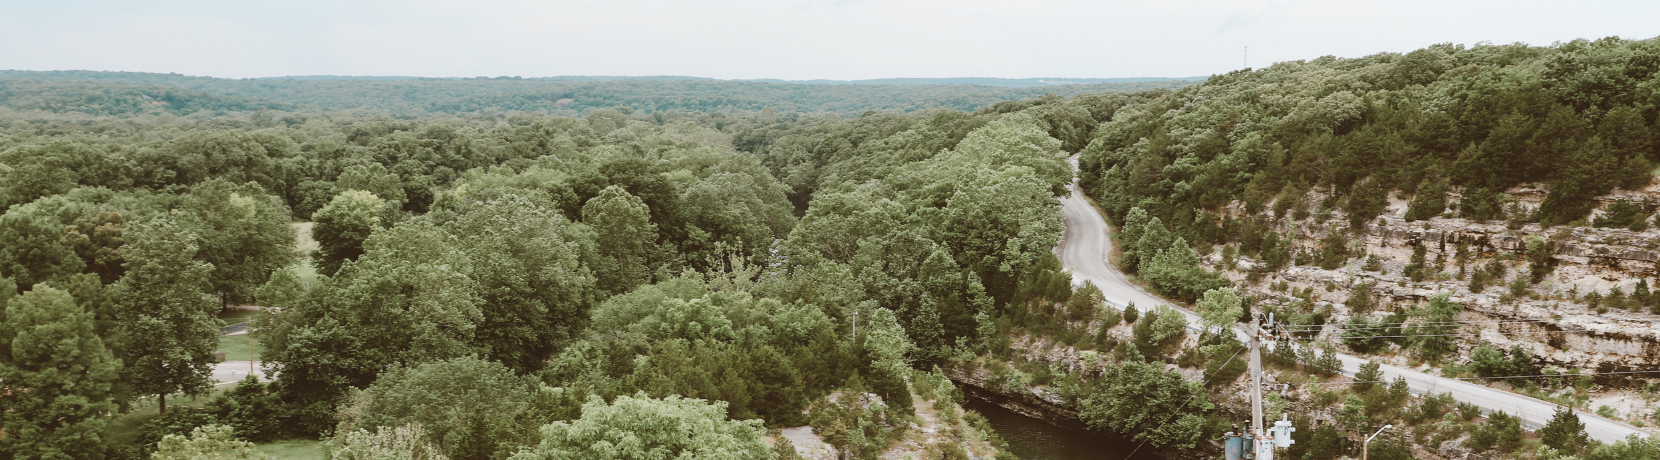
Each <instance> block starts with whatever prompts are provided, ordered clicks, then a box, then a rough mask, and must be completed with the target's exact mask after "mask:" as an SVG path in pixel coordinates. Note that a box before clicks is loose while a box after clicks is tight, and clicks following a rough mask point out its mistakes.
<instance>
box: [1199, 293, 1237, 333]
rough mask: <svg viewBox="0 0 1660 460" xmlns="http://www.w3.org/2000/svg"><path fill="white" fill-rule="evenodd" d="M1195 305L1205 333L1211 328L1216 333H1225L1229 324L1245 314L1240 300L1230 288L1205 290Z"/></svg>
mask: <svg viewBox="0 0 1660 460" xmlns="http://www.w3.org/2000/svg"><path fill="white" fill-rule="evenodd" d="M1197 307H1198V308H1197V309H1198V310H1199V318H1200V319H1201V320H1202V321H1203V322H1204V326H1205V332H1206V333H1211V332H1212V329H1216V330H1217V332H1215V333H1218V334H1222V333H1226V331H1227V329H1228V328H1229V326H1230V325H1232V324H1234V323H1235V322H1237V321H1238V320H1239V317H1240V316H1243V315H1244V314H1245V309H1244V307H1243V305H1242V302H1241V301H1240V300H1239V296H1238V295H1236V294H1234V292H1233V289H1232V288H1220V289H1212V290H1209V291H1205V295H1204V297H1203V298H1201V299H1199V303H1198V305H1197Z"/></svg>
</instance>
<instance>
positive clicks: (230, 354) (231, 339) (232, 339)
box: [217, 334, 264, 361]
mask: <svg viewBox="0 0 1660 460" xmlns="http://www.w3.org/2000/svg"><path fill="white" fill-rule="evenodd" d="M248 340H249V337H248V334H237V335H222V336H219V348H218V349H217V351H223V352H225V360H226V361H247V360H248V356H249V355H248V346H249V345H248ZM262 351H264V350H263V347H261V346H260V344H259V339H253V352H254V354H253V357H254V358H255V359H254V361H259V359H258V358H259V354H260V353H261V352H262Z"/></svg>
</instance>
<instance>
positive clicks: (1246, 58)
mask: <svg viewBox="0 0 1660 460" xmlns="http://www.w3.org/2000/svg"><path fill="white" fill-rule="evenodd" d="M1239 66H1240V67H1239V68H1241V69H1249V68H1251V47H1249V46H1247V47H1245V52H1244V53H1241V54H1240V56H1239Z"/></svg>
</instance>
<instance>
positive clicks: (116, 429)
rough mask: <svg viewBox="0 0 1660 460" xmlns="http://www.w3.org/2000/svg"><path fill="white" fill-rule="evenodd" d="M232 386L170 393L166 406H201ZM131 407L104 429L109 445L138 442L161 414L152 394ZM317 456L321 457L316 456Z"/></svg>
mask: <svg viewBox="0 0 1660 460" xmlns="http://www.w3.org/2000/svg"><path fill="white" fill-rule="evenodd" d="M232 386H233V385H221V386H217V387H213V389H212V390H209V391H208V394H206V395H203V396H201V397H196V398H190V397H184V396H179V395H172V396H170V397H168V398H167V408H168V409H172V408H175V407H179V406H192V407H201V406H202V405H203V404H207V402H208V401H212V400H213V398H215V397H218V396H219V395H220V394H221V393H224V392H226V391H228V390H230V389H231V387H232ZM132 409H133V410H132V412H128V413H125V414H121V415H118V416H116V417H115V420H112V421H110V424H109V426H108V427H106V428H105V429H104V439H108V440H109V441H110V445H113V446H125V445H131V444H133V443H136V442H138V438H139V436H140V435H142V433H141V432H140V430H141V429H143V428H144V422H148V421H150V419H153V418H156V417H157V416H160V415H161V410H160V407H158V406H157V405H156V398H155V397H154V396H151V397H149V398H145V399H142V400H139V401H136V402H134V403H133V408H132ZM317 458H322V457H321V456H318V457H317Z"/></svg>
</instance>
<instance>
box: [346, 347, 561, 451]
mask: <svg viewBox="0 0 1660 460" xmlns="http://www.w3.org/2000/svg"><path fill="white" fill-rule="evenodd" d="M533 385H534V383H533V381H531V380H529V379H526V378H523V377H519V376H516V375H514V374H513V371H511V370H509V369H508V368H507V367H506V366H503V365H501V364H500V363H496V362H491V361H485V360H482V359H479V358H476V357H462V358H457V359H452V360H447V361H439V362H433V363H427V364H423V365H420V366H416V367H410V368H401V367H400V368H393V369H392V370H389V371H387V372H386V373H384V374H382V375H381V377H380V378H379V379H377V380H375V383H374V384H373V385H370V386H369V388H367V389H365V390H362V392H360V393H353V394H352V395H351V396H349V397H348V398H347V402H346V403H345V404H342V405H341V407H340V413H339V415H338V419H339V420H340V426H339V428H338V429H337V432H340V433H351V432H357V431H364V432H371V431H372V430H377V429H378V428H395V427H401V426H404V425H418V426H421V427H422V432H423V434H424V436H425V439H424V440H425V442H427V443H430V444H432V445H435V446H441V447H442V448H443V449H444V450H445V451H446V452H448V451H453V450H455V449H456V448H457V447H458V445H460V444H464V443H462V442H461V441H462V439H461V438H463V436H461V435H462V434H465V433H476V432H477V431H478V430H479V428H478V426H479V425H482V426H483V427H488V428H492V429H493V428H495V427H505V426H507V424H508V422H509V421H510V420H511V417H513V415H514V414H516V413H518V412H519V411H520V409H522V408H523V406H524V404H525V401H526V400H528V399H529V397H530V394H531V389H532V388H533ZM474 414H476V416H478V417H483V418H482V419H479V420H474V417H473V415H474ZM492 444H493V443H492ZM458 458H459V456H458Z"/></svg>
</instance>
